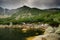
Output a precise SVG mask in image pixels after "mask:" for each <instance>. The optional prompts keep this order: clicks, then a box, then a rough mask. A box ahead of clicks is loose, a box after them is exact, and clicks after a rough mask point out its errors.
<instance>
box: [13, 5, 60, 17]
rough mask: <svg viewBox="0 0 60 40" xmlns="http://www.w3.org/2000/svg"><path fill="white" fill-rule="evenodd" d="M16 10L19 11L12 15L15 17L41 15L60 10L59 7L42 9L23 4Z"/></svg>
mask: <svg viewBox="0 0 60 40" xmlns="http://www.w3.org/2000/svg"><path fill="white" fill-rule="evenodd" d="M16 10H18V11H17V12H15V13H14V14H13V15H12V17H14V18H18V17H21V16H31V15H39V14H43V13H49V14H53V13H57V12H59V11H60V9H59V8H50V9H44V10H41V9H38V8H30V7H28V6H23V7H20V8H17V9H16Z"/></svg>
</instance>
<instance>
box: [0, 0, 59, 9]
mask: <svg viewBox="0 0 60 40" xmlns="http://www.w3.org/2000/svg"><path fill="white" fill-rule="evenodd" d="M23 5H27V6H30V7H36V8H41V9H45V8H56V7H60V0H0V6H1V7H3V8H8V9H16V8H19V7H21V6H23Z"/></svg>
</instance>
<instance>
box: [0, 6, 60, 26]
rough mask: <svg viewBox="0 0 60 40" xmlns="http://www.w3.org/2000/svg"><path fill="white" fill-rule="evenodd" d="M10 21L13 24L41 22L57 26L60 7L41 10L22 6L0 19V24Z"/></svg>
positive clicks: (59, 22) (59, 19)
mask: <svg viewBox="0 0 60 40" xmlns="http://www.w3.org/2000/svg"><path fill="white" fill-rule="evenodd" d="M6 19H7V20H6ZM10 22H12V23H13V24H21V23H23V22H25V23H35V22H42V23H48V24H50V25H52V26H58V25H59V24H60V9H59V8H51V9H45V10H41V9H38V8H30V7H28V6H23V7H20V8H17V9H15V13H13V14H12V15H11V17H9V18H1V19H0V24H9V23H10Z"/></svg>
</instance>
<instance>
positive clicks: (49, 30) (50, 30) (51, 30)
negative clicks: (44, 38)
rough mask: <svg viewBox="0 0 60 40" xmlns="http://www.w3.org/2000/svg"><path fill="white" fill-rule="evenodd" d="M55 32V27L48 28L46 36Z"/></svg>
mask: <svg viewBox="0 0 60 40" xmlns="http://www.w3.org/2000/svg"><path fill="white" fill-rule="evenodd" d="M54 32H55V29H54V28H53V27H48V28H47V29H46V30H45V32H44V34H50V33H54Z"/></svg>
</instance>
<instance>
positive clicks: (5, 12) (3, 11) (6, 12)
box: [0, 7, 17, 15]
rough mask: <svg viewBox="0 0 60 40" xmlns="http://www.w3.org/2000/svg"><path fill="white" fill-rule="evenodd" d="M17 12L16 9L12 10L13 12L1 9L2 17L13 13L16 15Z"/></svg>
mask: <svg viewBox="0 0 60 40" xmlns="http://www.w3.org/2000/svg"><path fill="white" fill-rule="evenodd" d="M16 11H17V10H16V9H12V10H9V9H7V8H6V9H4V8H2V7H0V15H11V14H13V13H15V12H16Z"/></svg>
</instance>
